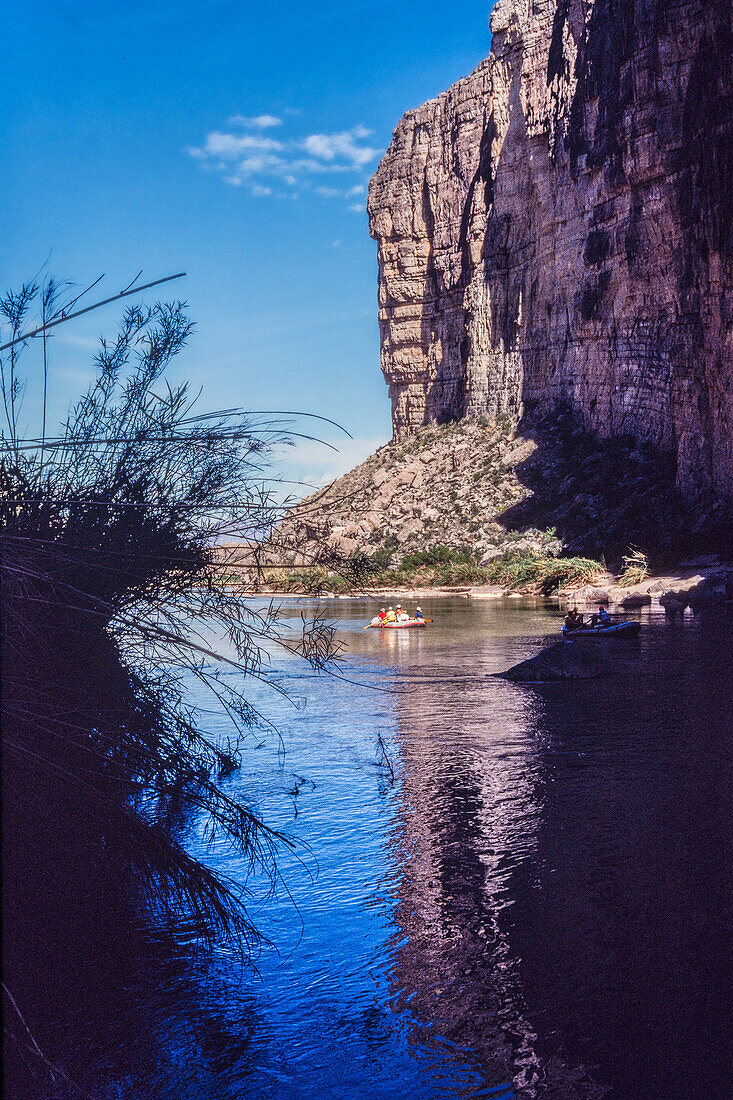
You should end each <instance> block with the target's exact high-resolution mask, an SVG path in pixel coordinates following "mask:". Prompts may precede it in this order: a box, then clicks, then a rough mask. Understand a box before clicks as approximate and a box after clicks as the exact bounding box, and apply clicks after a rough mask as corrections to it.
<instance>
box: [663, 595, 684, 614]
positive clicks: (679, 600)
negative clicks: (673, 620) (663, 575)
mask: <svg viewBox="0 0 733 1100" xmlns="http://www.w3.org/2000/svg"><path fill="white" fill-rule="evenodd" d="M659 602H660V604H661V605H662V607H663V608H664V611H665V614H667V615H681V614H682V612H683V611H684V610H685V608H686V607H687V593H686V592H673V591H668V592H662V594H661V596H660V597H659Z"/></svg>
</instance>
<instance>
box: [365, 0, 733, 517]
mask: <svg viewBox="0 0 733 1100" xmlns="http://www.w3.org/2000/svg"><path fill="white" fill-rule="evenodd" d="M491 30H492V34H493V39H492V47H491V53H490V56H489V57H488V58H487V59H486V61H484V62H483V63H482V64H481V65H480V66H479V67H478V68H477V69H476V71H475V72H474V73H473V74H472V75H471V76H468V77H466V78H465V79H463V80H460V81H459V82H458V83H457V84H455V85H454V86H453V87H452V88H450V89H449V90H448V91H447V92H445V93H443V94H442V95H441V96H439V97H438V98H437V99H435V100H433V101H431V102H429V103H426V104H425V105H423V106H422V107H420V108H418V109H417V110H413V111H409V112H408V113H407V114H406V115H405V116H404V118H403V119H402V121H401V122H400V123H399V125H398V126H397V129H396V130H395V133H394V138H393V141H392V144H391V146H390V148H389V150H388V151H387V153H386V155H385V157H384V159H383V160H382V162H381V164H380V165H379V167H378V170H377V172H376V174H375V176H374V178H373V180H372V182H371V186H370V191H369V215H370V229H371V233H372V235H373V236H374V237H375V238H376V240H377V242H378V255H379V318H380V330H381V343H382V369H383V371H384V374H385V377H386V379H387V382H388V384H389V389H390V394H391V398H392V408H393V426H394V436H395V439H403V438H405V437H406V436H408V435H411V434H412V433H413V432H414V431H415V430H416V429H417V428H418V427H419V426H421V425H423V424H426V423H431V422H438V423H441V422H445V421H450V420H458V419H462V418H471V419H475V418H478V417H481V416H489V417H495V416H497V415H500V414H502V413H510V414H521V413H522V412H523V411H525V412H526V411H530V412H531V411H533V410H534V411H536V412H538V413H539V414H543V413H547V412H548V411H549V410H551V409H552V408H553V407H555V406H556V405H559V404H563V405H567V406H570V407H571V408H573V409H574V410H575V412H576V415H577V416H578V418H579V419H580V420H581V422H582V424H583V426H584V427H585V428H586V429H590V430H592V431H595V432H597V433H598V434H599V435H600V436H605V437H608V436H615V435H621V434H629V435H632V436H634V437H636V438H637V439H638V440H642V441H644V442H645V443H647V444H652V445H653V446H654V447H656V448H658V449H660V450H661V451H665V452H670V453H671V454H672V455H674V456H675V458H676V463H677V483H678V486H679V488H680V490H681V491H682V493H683V494H684V495H685V496H686V497H687V499H688V500H689V501H690V502H699V503H701V504H704V503H706V502H709V501H710V500H711V499H712V498H714V497H716V496H723V497H727V498H730V497H731V496H733V331H732V318H733V79H732V74H731V67H732V64H733V62H732V58H733V5H732V4H731V2H730V0H532V2H531V3H530V0H499V2H498V3H497V5H496V6H495V8H494V10H493V12H492V15H491Z"/></svg>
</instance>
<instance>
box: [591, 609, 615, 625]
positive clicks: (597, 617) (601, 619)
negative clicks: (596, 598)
mask: <svg viewBox="0 0 733 1100" xmlns="http://www.w3.org/2000/svg"><path fill="white" fill-rule="evenodd" d="M590 625H591V626H610V625H611V616H610V615H609V614H608V612H607V611H606V609H605V607H604V606H603V604H602V603H599V604H598V611H596V612H595V613H594V614H593V615H591V617H590Z"/></svg>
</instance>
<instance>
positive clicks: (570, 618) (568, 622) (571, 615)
mask: <svg viewBox="0 0 733 1100" xmlns="http://www.w3.org/2000/svg"><path fill="white" fill-rule="evenodd" d="M584 625H585V624H584V622H583V616H582V615H579V614H578V609H577V607H574V608H573V609H572V611H568V613H567V615H566V616H565V629H566V630H578V628H579V627H581V626H584Z"/></svg>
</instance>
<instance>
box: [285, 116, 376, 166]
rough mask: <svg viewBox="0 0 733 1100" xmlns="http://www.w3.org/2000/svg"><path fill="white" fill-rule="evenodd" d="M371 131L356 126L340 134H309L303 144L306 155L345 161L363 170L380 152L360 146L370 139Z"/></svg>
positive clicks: (366, 146)
mask: <svg viewBox="0 0 733 1100" xmlns="http://www.w3.org/2000/svg"><path fill="white" fill-rule="evenodd" d="M370 134H371V130H367V129H366V128H365V127H364V126H355V127H354V128H353V130H343V131H341V133H338V134H309V135H308V137H307V138H306V139H305V140H304V142H303V148H304V149H305V151H306V153H310V155H311V156H312V157H317V158H319V159H320V160H325V161H329V162H333V161H336V162H338V161H345V162H346V164H349V165H351V166H352V167H353V168H363V167H364V165H365V164H368V163H369V161H370V160H373V159H374V157H376V156H377V153H378V152H379V150H378V149H373V148H372V147H371V146H369V145H363V144H360V142H363V140H364V138H367V137H369V136H370Z"/></svg>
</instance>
